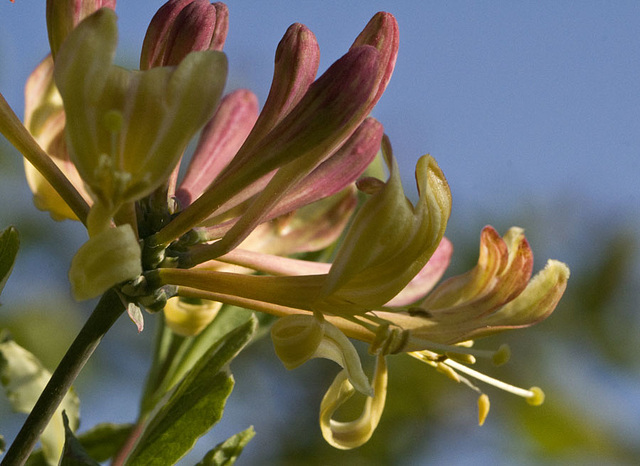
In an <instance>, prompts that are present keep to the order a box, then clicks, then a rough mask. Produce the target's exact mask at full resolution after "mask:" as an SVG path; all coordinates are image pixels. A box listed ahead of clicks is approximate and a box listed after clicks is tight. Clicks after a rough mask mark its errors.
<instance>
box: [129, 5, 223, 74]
mask: <svg viewBox="0 0 640 466" xmlns="http://www.w3.org/2000/svg"><path fill="white" fill-rule="evenodd" d="M228 29H229V11H228V9H227V6H226V5H225V4H223V3H220V2H218V3H214V4H211V3H209V2H208V1H206V0H170V1H168V2H167V3H165V4H164V5H163V6H162V7H161V8H160V9H159V10H158V12H157V13H156V14H155V16H154V17H153V19H152V20H151V24H150V25H149V28H148V29H147V34H146V36H145V38H144V43H143V45H142V53H141V55H140V68H141V69H143V70H144V69H149V68H153V67H156V66H166V65H170V66H171V65H177V64H178V63H180V62H181V61H182V59H183V58H184V57H185V56H186V55H187V54H188V53H190V52H197V51H202V50H218V51H221V50H222V47H223V45H224V42H225V40H226V37H227V31H228Z"/></svg>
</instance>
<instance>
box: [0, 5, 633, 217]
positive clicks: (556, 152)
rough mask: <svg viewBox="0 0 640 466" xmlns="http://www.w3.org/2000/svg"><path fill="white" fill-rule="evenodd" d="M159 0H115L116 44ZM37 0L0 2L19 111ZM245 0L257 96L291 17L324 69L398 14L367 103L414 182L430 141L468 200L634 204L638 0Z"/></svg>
mask: <svg viewBox="0 0 640 466" xmlns="http://www.w3.org/2000/svg"><path fill="white" fill-rule="evenodd" d="M160 4H162V2H159V1H144V2H134V1H123V0H121V1H120V2H119V4H118V11H119V13H120V17H121V42H120V49H119V51H120V55H121V56H123V57H126V56H128V57H131V56H136V54H137V51H138V50H139V47H140V44H141V42H142V37H143V35H144V30H145V28H146V25H147V24H148V19H149V18H150V17H151V15H152V14H153V12H154V11H155V9H156V8H157V7H158V6H159V5H160ZM43 5H44V1H26V0H16V2H15V3H14V4H11V3H9V1H5V0H2V2H1V3H0V60H1V63H2V64H3V66H2V67H1V68H0V91H1V92H2V93H3V94H4V95H5V96H6V98H7V99H8V100H9V102H10V103H11V104H13V105H14V106H15V107H16V108H17V109H18V110H19V111H20V112H21V107H22V97H21V93H22V86H23V83H24V80H25V78H26V77H27V75H28V73H29V72H30V70H31V69H32V68H33V66H34V65H35V64H36V63H37V61H38V60H39V59H40V58H41V57H42V56H43V55H44V54H45V52H46V49H47V42H46V32H45V26H44V11H43V10H44V8H43ZM248 5H249V3H248V2H233V1H232V2H229V8H230V11H231V28H230V34H229V38H228V42H227V47H226V52H227V53H228V55H229V57H230V68H231V72H230V80H229V84H230V86H231V87H249V88H251V89H253V90H254V91H255V92H256V93H257V94H258V96H259V97H260V99H261V102H263V101H264V98H265V96H266V93H267V91H268V88H269V85H270V80H271V72H272V63H273V54H274V51H275V48H276V46H277V43H278V41H279V40H280V38H281V36H282V34H283V33H284V31H285V30H286V28H287V27H288V25H289V24H291V23H293V22H295V21H298V22H302V23H304V24H306V25H307V26H309V27H310V28H311V30H312V31H314V32H315V34H316V36H317V37H318V41H319V43H320V47H321V53H322V64H321V69H324V68H326V67H327V66H328V65H329V64H330V63H331V62H332V61H333V60H335V59H337V58H338V57H339V56H340V55H341V54H342V53H344V52H345V51H346V49H347V48H348V46H349V45H350V44H351V42H352V40H353V38H354V37H355V36H356V35H357V34H358V32H359V31H360V30H361V28H362V27H363V26H364V25H365V24H366V22H367V21H368V19H369V18H370V17H371V16H372V15H373V14H374V13H375V12H376V11H378V10H387V11H390V12H392V13H393V14H394V15H395V16H396V17H397V19H398V22H399V24H400V41H401V42H400V54H399V57H398V62H397V66H396V71H395V74H394V77H393V78H392V80H391V83H390V85H389V88H388V90H387V92H386V93H385V95H384V96H383V98H382V100H381V102H380V103H379V105H378V106H377V108H376V109H375V110H374V116H376V117H377V118H378V119H380V120H381V121H382V123H383V124H384V125H385V128H386V131H387V133H388V134H389V135H390V137H391V141H392V144H393V146H394V149H395V153H396V155H397V157H398V158H399V160H400V164H401V168H402V170H403V173H404V175H405V180H406V185H407V189H408V191H409V192H411V191H412V190H414V187H413V186H412V184H413V182H412V180H411V178H412V171H413V166H414V163H415V160H416V159H417V157H419V156H420V155H422V154H423V153H426V152H429V153H431V154H432V155H434V156H435V157H436V159H437V160H438V161H439V163H440V165H441V166H442V168H443V169H444V171H445V174H446V175H447V178H448V179H449V181H450V183H451V185H452V190H453V194H454V197H455V199H456V204H455V207H456V208H459V209H462V210H463V211H467V210H469V211H473V210H474V209H475V208H483V209H489V210H492V209H493V206H495V207H496V208H497V209H503V208H506V209H508V208H510V207H511V206H516V205H518V204H519V203H520V201H521V200H523V199H525V200H527V199H532V198H533V199H539V200H540V202H542V203H545V202H546V203H553V202H561V201H562V200H566V199H569V200H571V198H573V199H574V200H572V202H575V203H576V205H577V207H576V208H580V209H587V210H591V209H596V210H602V211H606V212H611V211H612V210H618V209H621V208H626V211H627V212H629V211H631V212H634V213H635V215H636V217H637V214H638V213H639V211H640V208H639V207H638V206H639V205H640V188H638V187H637V183H636V178H637V177H638V175H640V131H639V130H638V129H639V128H638V121H639V116H640V89H638V77H639V76H640V36H639V35H638V34H637V25H638V24H640V3H638V2H633V1H629V2H624V1H619V2H606V1H600V2H597V1H591V2H555V1H547V2H545V1H540V2H430V1H426V2H422V1H420V2H418V1H414V2H411V1H406V2H389V1H384V2H383V1H371V0H368V1H350V2H341V1H324V2H310V1H309V2H306V1H303V2H295V3H292V2H286V1H269V2H251V3H250V6H248ZM454 215H455V212H454ZM454 219H455V217H454Z"/></svg>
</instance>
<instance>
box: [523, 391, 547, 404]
mask: <svg viewBox="0 0 640 466" xmlns="http://www.w3.org/2000/svg"><path fill="white" fill-rule="evenodd" d="M529 391H530V392H531V396H529V397H527V403H529V404H530V405H531V406H540V405H541V404H542V403H544V392H543V391H542V389H541V388H540V387H531V388H530V389H529Z"/></svg>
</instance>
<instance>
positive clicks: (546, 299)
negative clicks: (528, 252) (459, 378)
mask: <svg viewBox="0 0 640 466" xmlns="http://www.w3.org/2000/svg"><path fill="white" fill-rule="evenodd" d="M568 280H569V268H568V267H567V266H566V265H565V264H564V263H562V262H559V261H556V260H549V261H548V262H547V265H546V266H545V268H544V269H542V270H541V271H540V272H538V273H537V274H536V275H535V276H534V277H533V278H532V279H531V281H530V282H529V284H528V285H527V287H526V288H525V290H524V291H523V292H522V293H521V294H520V295H519V296H518V297H517V298H515V299H514V300H513V301H511V302H509V303H507V304H506V305H504V306H502V307H501V308H500V309H499V310H498V311H497V312H495V313H493V314H491V315H489V316H487V317H486V318H485V319H483V320H484V325H485V326H486V327H484V328H479V329H477V330H476V331H475V332H474V333H473V335H471V336H472V337H474V338H475V337H480V336H485V335H489V334H492V333H495V332H498V331H501V330H506V329H509V328H517V327H528V326H530V325H533V324H535V323H537V322H539V321H541V320H543V319H546V318H547V317H548V316H549V314H551V313H552V312H553V310H554V309H555V308H556V306H557V304H558V302H559V301H560V298H561V297H562V295H563V293H564V290H565V289H566V287H567V281H568Z"/></svg>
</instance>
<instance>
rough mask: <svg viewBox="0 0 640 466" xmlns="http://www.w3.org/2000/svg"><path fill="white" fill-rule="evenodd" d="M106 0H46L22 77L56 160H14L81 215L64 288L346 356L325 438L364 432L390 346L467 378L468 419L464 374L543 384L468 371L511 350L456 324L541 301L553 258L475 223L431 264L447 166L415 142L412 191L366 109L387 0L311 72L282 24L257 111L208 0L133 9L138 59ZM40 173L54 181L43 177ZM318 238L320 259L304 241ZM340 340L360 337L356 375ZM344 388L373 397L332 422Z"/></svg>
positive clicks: (61, 214)
mask: <svg viewBox="0 0 640 466" xmlns="http://www.w3.org/2000/svg"><path fill="white" fill-rule="evenodd" d="M114 7H115V1H104V2H99V1H94V2H80V1H76V2H72V1H68V2H65V1H63V2H48V9H47V19H48V25H49V38H50V43H51V50H52V54H51V55H50V56H48V57H47V58H45V60H43V62H42V63H41V64H40V65H39V66H38V67H37V68H36V70H35V71H34V73H33V74H32V75H31V77H30V78H29V81H28V82H27V86H26V104H25V107H26V109H25V122H24V125H25V127H26V128H27V129H28V130H29V132H30V133H31V135H32V136H33V138H34V139H35V141H37V143H38V144H39V146H40V147H41V148H42V150H44V151H45V152H46V154H47V156H48V157H49V159H50V160H51V161H53V162H54V164H52V166H48V165H47V167H49V168H47V170H48V171H47V170H44V172H43V169H42V167H34V166H33V165H31V164H30V163H29V162H25V169H26V175H27V179H28V181H29V185H30V187H31V189H32V191H33V193H34V201H35V204H36V206H37V207H39V208H41V209H43V210H47V211H49V212H50V214H51V216H52V217H53V218H54V219H65V218H66V219H73V220H81V221H82V222H83V223H85V225H86V226H87V230H88V234H89V239H88V241H87V242H86V243H85V244H84V245H83V246H82V247H81V248H80V250H79V251H78V252H77V254H76V256H75V257H74V259H73V262H72V264H71V269H70V272H69V279H70V281H71V286H72V291H73V294H74V296H75V297H76V298H77V299H79V300H83V299H89V298H93V297H96V296H99V295H101V294H102V293H104V292H106V291H107V290H109V289H111V288H113V287H115V289H116V290H117V291H118V293H119V296H120V298H121V300H122V301H123V302H124V303H125V304H126V306H127V308H128V311H129V314H130V316H131V317H132V319H134V321H135V322H136V323H137V324H138V327H139V328H140V329H142V314H141V313H140V310H139V309H140V308H141V307H142V308H146V309H147V310H149V311H152V312H156V311H159V310H162V309H163V310H164V311H163V312H164V316H165V320H166V323H167V325H168V326H169V327H170V328H172V329H173V330H174V331H175V332H176V333H178V334H180V335H183V336H187V337H188V336H192V335H196V334H198V333H199V332H200V331H202V329H203V328H205V327H206V326H207V325H208V324H209V323H210V322H211V321H212V320H213V319H214V318H215V316H216V314H217V312H218V311H219V309H220V307H221V306H222V305H223V304H231V305H237V306H241V307H245V308H248V309H252V310H255V311H258V312H263V313H268V314H271V315H274V316H277V317H279V319H278V320H277V321H276V322H275V324H274V325H273V326H272V329H271V338H272V340H273V344H274V347H275V350H276V353H277V355H278V357H279V358H280V359H281V360H282V362H283V363H284V365H285V366H286V367H287V368H289V369H293V368H295V367H298V366H300V365H301V364H303V363H305V362H306V361H308V360H310V359H312V358H318V357H320V358H328V359H331V360H333V361H335V362H336V363H337V364H338V365H339V366H340V367H341V368H342V370H341V371H340V372H339V374H338V375H337V376H336V378H335V380H334V382H333V383H332V384H331V386H330V387H329V389H328V391H327V393H326V395H325V397H324V398H323V400H322V402H321V406H320V427H321V431H322V434H323V436H324V437H325V439H326V440H327V442H329V443H330V444H331V445H333V446H334V447H336V448H341V449H349V448H354V447H357V446H359V445H362V444H363V443H365V442H366V441H367V440H368V439H369V438H370V437H371V435H372V434H373V432H374V430H375V429H376V426H377V425H378V422H379V420H380V417H381V415H382V412H383V409H384V404H385V399H386V391H387V390H386V387H387V377H388V371H387V361H386V359H387V357H389V356H390V355H394V354H400V353H406V354H409V355H411V356H413V357H415V358H417V359H419V360H421V361H423V362H425V363H426V364H428V365H430V366H433V367H434V368H436V369H437V370H438V371H440V372H442V373H444V374H445V375H447V376H449V377H450V378H451V379H453V380H455V381H457V382H462V383H465V384H466V385H468V386H469V387H471V388H472V389H473V390H476V391H477V392H478V393H479V395H480V397H479V409H480V414H479V421H480V424H482V423H483V422H484V418H485V417H486V415H487V412H488V409H489V401H488V398H487V396H486V395H485V394H484V393H483V392H482V391H481V389H480V388H479V387H477V386H476V385H475V384H474V383H472V382H471V379H472V378H475V379H477V380H480V381H482V382H487V383H489V384H492V385H495V386H498V387H499V388H503V389H505V390H507V391H510V392H512V393H515V394H517V395H520V396H522V397H524V398H525V399H527V401H529V402H530V403H532V404H539V403H541V402H542V400H543V394H542V391H541V390H540V389H538V388H535V387H534V388H532V389H529V390H525V389H520V388H517V387H512V386H510V385H507V384H505V383H503V382H500V381H497V380H494V379H491V378H489V377H487V376H485V375H483V374H481V373H479V372H477V371H475V370H474V369H471V368H470V367H469V366H470V365H472V364H473V363H474V362H475V360H476V358H489V359H492V360H493V361H494V362H496V363H502V362H505V361H506V359H508V349H507V348H506V347H503V348H500V349H498V350H497V351H486V350H478V349H475V348H473V347H471V342H472V340H473V339H476V338H479V337H483V336H486V335H489V334H493V333H496V332H500V331H503V330H507V329H511V328H519V327H526V326H530V325H532V324H534V323H536V322H539V321H540V320H542V319H544V318H546V317H547V316H548V315H549V314H550V313H551V312H552V311H553V310H554V308H555V307H556V304H557V303H558V301H559V299H560V297H561V296H562V294H563V292H564V289H565V287H566V283H567V279H568V277H569V271H568V268H567V267H566V266H565V265H564V264H562V263H560V262H558V261H549V262H548V263H547V265H546V267H545V268H544V269H543V270H542V271H540V272H539V273H538V274H537V275H535V276H534V277H533V278H531V275H532V268H533V255H532V252H531V249H530V248H529V245H528V243H527V240H526V239H525V237H524V234H523V232H522V230H521V229H519V228H511V229H510V230H509V231H507V232H506V234H505V235H504V236H502V237H501V236H500V235H499V234H498V233H497V232H496V231H495V230H494V229H493V228H491V227H486V228H485V229H484V230H483V231H482V233H481V238H480V254H479V258H478V262H477V265H476V266H475V267H474V268H473V269H472V270H470V271H469V272H467V273H465V274H463V275H459V276H456V277H452V278H449V279H448V280H445V281H444V282H442V283H440V284H439V285H438V284H437V283H438V282H439V281H440V279H441V277H442V276H443V274H444V273H445V270H446V269H447V267H448V265H449V262H450V258H451V255H452V245H451V243H450V242H449V240H447V238H446V237H445V236H444V234H445V229H446V226H447V221H448V218H449V215H450V211H451V193H450V190H449V186H448V184H447V181H446V179H445V177H444V174H443V173H442V171H441V170H440V168H439V167H438V165H437V163H436V161H435V159H434V158H432V157H431V156H428V155H425V156H423V157H421V158H420V159H419V160H418V162H417V166H416V171H415V174H416V184H417V189H418V193H419V197H418V199H417V201H416V202H415V203H412V202H411V201H409V199H407V197H406V195H405V193H404V190H403V186H402V183H401V179H400V175H399V172H398V167H397V164H396V161H395V158H394V155H393V152H392V149H391V144H390V142H389V139H388V137H387V136H386V135H384V130H383V127H382V125H381V123H379V122H378V121H377V120H375V119H374V118H372V117H370V116H369V114H370V112H371V110H372V108H373V107H374V105H375V104H376V102H377V101H378V100H379V98H380V96H381V95H382V93H383V92H384V90H385V87H386V85H387V83H388V82H389V79H390V77H391V74H392V71H393V68H394V65H395V61H396V56H397V52H398V26H397V23H396V20H395V19H394V17H393V16H392V15H391V14H389V13H378V14H376V15H375V16H374V17H373V18H372V19H371V21H370V22H369V23H368V24H367V25H366V26H365V28H364V30H363V31H362V32H361V33H360V35H358V36H357V38H356V39H355V41H354V43H353V44H352V46H351V47H350V48H349V50H348V51H347V52H346V53H345V54H344V55H343V56H342V57H341V58H339V59H338V60H337V61H336V62H335V63H334V64H333V65H331V66H330V67H329V68H328V69H327V70H326V71H325V72H324V73H323V74H322V75H321V76H319V77H316V74H317V71H318V64H319V48H318V44H317V42H316V39H315V37H314V35H313V33H312V32H311V31H309V30H308V29H307V28H306V27H305V26H303V25H301V24H294V25H292V26H291V27H290V28H289V29H288V30H287V31H286V33H285V35H284V37H283V38H282V40H281V41H280V44H279V45H278V48H277V50H276V55H275V69H274V76H273V82H272V86H271V90H270V92H269V95H268V98H267V100H266V102H265V103H264V105H263V106H262V109H261V110H260V109H259V105H258V99H257V97H256V96H255V95H254V94H253V93H252V92H250V91H248V90H245V89H240V90H236V91H233V92H230V93H227V94H226V95H223V90H224V86H225V80H226V74H227V60H226V57H225V55H224V53H223V52H222V49H223V45H224V42H225V38H226V34H227V30H228V18H229V14H228V9H227V7H226V6H225V5H224V4H222V3H214V4H210V3H209V2H208V1H204V0H171V1H169V2H167V3H166V4H165V5H164V6H163V7H162V8H161V9H160V10H159V11H158V13H157V14H156V15H155V17H154V18H153V20H152V21H151V24H150V26H149V28H148V31H147V35H146V38H145V41H144V44H143V49H142V53H141V58H140V70H126V69H124V68H121V67H119V66H116V65H114V64H113V58H114V53H115V49H116V45H117V26H116V15H115V13H114V11H113V8H114ZM198 131H200V135H199V140H198V143H197V147H196V149H195V152H194V153H193V155H192V156H191V158H190V159H188V165H187V167H186V173H185V175H184V176H183V177H182V178H180V177H179V175H178V172H179V165H180V162H181V159H182V158H183V155H184V152H185V149H186V147H187V144H188V143H189V141H190V140H191V139H192V138H193V137H194V136H195V135H196V134H197V133H198ZM185 160H187V159H186V158H185ZM382 168H384V169H386V172H387V174H388V175H387V176H384V175H382V176H381V175H380V173H384V170H381V169H382ZM41 172H42V173H41ZM52 174H53V175H52ZM376 174H377V175H376ZM56 179H58V180H60V179H63V181H64V182H61V183H62V185H63V187H66V188H64V189H60V188H54V187H53V183H52V181H55V180H56ZM58 185H60V183H58ZM70 186H71V188H69V187H70ZM361 198H364V201H363V202H360V203H359V199H361ZM70 199H71V200H73V201H74V202H70ZM359 204H360V205H359ZM336 242H337V243H336ZM334 244H338V246H337V247H336V250H335V253H334V254H333V256H332V257H331V262H313V261H310V260H305V259H304V254H305V253H309V252H313V251H322V250H327V248H330V247H331V246H332V245H334ZM300 257H302V258H300ZM350 339H356V340H361V341H364V342H366V343H368V344H369V352H370V354H371V355H372V357H374V358H375V361H376V369H375V373H374V374H373V376H372V378H371V379H369V377H367V375H366V374H365V372H364V371H363V368H362V364H361V359H360V355H359V354H358V352H357V351H356V349H355V347H354V346H353V343H352V342H351V340H350ZM355 392H358V393H360V394H362V395H364V396H366V397H367V400H366V402H365V406H364V410H363V413H362V415H361V417H360V418H358V419H357V420H355V421H352V422H337V421H335V420H334V419H333V414H334V413H335V411H336V410H337V409H338V408H339V407H340V406H341V405H342V404H344V403H345V402H346V401H347V400H348V399H349V398H350V397H351V396H352V395H353V394H354V393H355Z"/></svg>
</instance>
